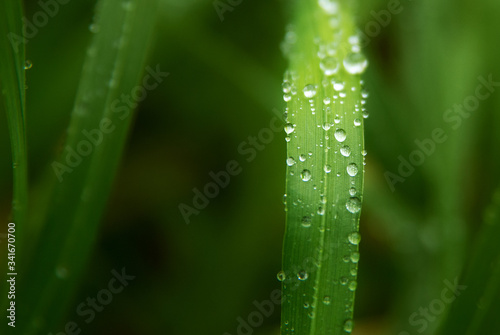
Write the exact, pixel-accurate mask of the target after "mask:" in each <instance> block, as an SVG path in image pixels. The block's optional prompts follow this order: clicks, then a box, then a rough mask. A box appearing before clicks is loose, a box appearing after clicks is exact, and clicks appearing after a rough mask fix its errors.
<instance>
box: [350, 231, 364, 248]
mask: <svg viewBox="0 0 500 335" xmlns="http://www.w3.org/2000/svg"><path fill="white" fill-rule="evenodd" d="M348 240H349V243H351V244H353V245H358V244H359V242H360V241H361V234H360V233H358V232H354V233H350V234H349V236H348Z"/></svg>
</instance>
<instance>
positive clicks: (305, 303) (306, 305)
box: [304, 301, 310, 309]
mask: <svg viewBox="0 0 500 335" xmlns="http://www.w3.org/2000/svg"><path fill="white" fill-rule="evenodd" d="M309 307H310V305H309V303H308V302H307V301H306V302H304V308H306V309H307V308H309Z"/></svg>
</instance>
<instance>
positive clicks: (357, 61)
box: [343, 52, 368, 74]
mask: <svg viewBox="0 0 500 335" xmlns="http://www.w3.org/2000/svg"><path fill="white" fill-rule="evenodd" d="M343 63H344V68H345V70H346V71H347V72H349V73H350V74H361V73H363V72H364V71H365V69H366V67H367V66H368V60H367V59H366V57H365V56H364V55H363V54H362V53H360V52H351V53H350V54H348V55H347V56H346V57H345V58H344V62H343Z"/></svg>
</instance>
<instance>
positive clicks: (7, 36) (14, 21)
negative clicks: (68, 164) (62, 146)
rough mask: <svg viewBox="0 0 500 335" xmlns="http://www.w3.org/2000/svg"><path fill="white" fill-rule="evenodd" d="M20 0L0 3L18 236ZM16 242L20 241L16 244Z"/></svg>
mask: <svg viewBox="0 0 500 335" xmlns="http://www.w3.org/2000/svg"><path fill="white" fill-rule="evenodd" d="M22 16H23V10H22V2H20V1H17V0H5V1H2V2H1V3H0V92H1V100H2V104H3V107H4V108H5V111H6V113H7V121H8V126H9V135H10V140H11V147H12V168H13V180H14V187H13V197H12V198H13V201H12V209H13V213H12V216H13V221H14V222H15V223H16V236H17V238H18V239H19V238H20V237H21V235H22V231H23V229H24V226H25V217H26V208H27V204H28V157H27V151H26V133H25V129H26V120H25V91H26V90H25V70H24V67H25V45H24V43H23V42H22V39H21V37H20V36H22V35H23V33H22V20H21V19H22ZM18 246H19V245H18Z"/></svg>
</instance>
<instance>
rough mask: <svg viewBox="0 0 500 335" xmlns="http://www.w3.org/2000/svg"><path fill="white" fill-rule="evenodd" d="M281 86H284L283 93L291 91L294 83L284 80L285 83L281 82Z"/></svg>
mask: <svg viewBox="0 0 500 335" xmlns="http://www.w3.org/2000/svg"><path fill="white" fill-rule="evenodd" d="M281 88H283V93H290V91H291V90H292V85H291V84H290V82H289V81H284V82H283V84H281Z"/></svg>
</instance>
